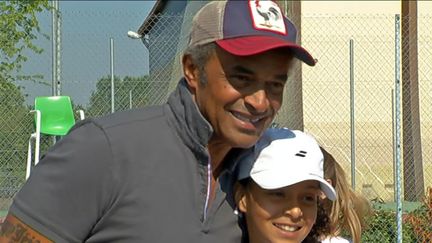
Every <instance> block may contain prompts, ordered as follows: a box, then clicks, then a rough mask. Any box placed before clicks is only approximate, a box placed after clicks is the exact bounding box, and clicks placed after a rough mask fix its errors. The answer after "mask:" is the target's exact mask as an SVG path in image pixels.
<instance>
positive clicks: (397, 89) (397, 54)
mask: <svg viewBox="0 0 432 243" xmlns="http://www.w3.org/2000/svg"><path fill="white" fill-rule="evenodd" d="M400 99H401V97H400V15H399V14H396V15H395V117H396V119H395V120H396V121H395V122H396V126H395V128H396V131H395V143H396V165H395V167H396V226H397V242H398V243H402V193H401V190H402V188H401V151H400V150H401V131H400V130H401V121H400V116H401V109H400V106H401V104H400Z"/></svg>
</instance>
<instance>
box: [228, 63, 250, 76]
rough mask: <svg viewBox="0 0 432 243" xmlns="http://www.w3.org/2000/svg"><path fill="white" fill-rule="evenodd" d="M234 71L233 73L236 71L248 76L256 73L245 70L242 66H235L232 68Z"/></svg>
mask: <svg viewBox="0 0 432 243" xmlns="http://www.w3.org/2000/svg"><path fill="white" fill-rule="evenodd" d="M232 70H233V71H236V72H239V73H246V74H251V75H253V74H255V72H254V71H252V70H250V69H248V68H245V67H243V66H241V65H236V66H234V67H233V68H232Z"/></svg>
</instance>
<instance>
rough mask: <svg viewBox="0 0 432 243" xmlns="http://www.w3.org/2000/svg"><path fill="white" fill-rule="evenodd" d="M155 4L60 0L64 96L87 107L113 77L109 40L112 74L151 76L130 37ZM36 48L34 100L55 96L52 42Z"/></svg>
mask: <svg viewBox="0 0 432 243" xmlns="http://www.w3.org/2000/svg"><path fill="white" fill-rule="evenodd" d="M154 3H155V1H60V10H61V12H62V28H61V31H62V42H61V43H62V52H61V55H62V56H61V60H62V62H61V76H62V79H61V93H62V94H66V95H70V96H72V97H73V98H74V101H75V102H76V103H79V104H83V105H85V104H87V103H88V98H89V97H90V95H91V92H93V91H94V90H95V84H96V82H97V80H98V79H99V78H101V77H103V76H106V75H109V74H110V51H109V50H110V46H109V43H110V38H113V39H114V73H115V75H118V76H120V77H124V76H126V75H129V76H142V75H145V74H147V73H148V51H147V50H146V48H145V47H144V45H143V44H142V42H141V41H140V40H132V39H130V38H128V37H127V35H126V33H127V31H128V30H134V31H136V30H138V28H139V27H140V26H141V24H142V23H143V21H144V19H145V18H146V17H147V15H148V13H149V12H150V10H151V9H152V7H153V6H154ZM399 12H400V2H399V1H302V13H303V15H306V16H307V15H313V14H396V13H399ZM418 13H419V15H420V14H431V13H432V1H419V2H418ZM38 17H39V20H40V25H41V29H42V32H43V33H45V34H48V35H51V14H50V13H49V12H47V13H43V14H40V15H38ZM36 44H37V45H39V46H41V47H42V48H43V49H44V50H45V51H44V53H43V54H42V55H34V54H32V53H28V56H29V61H28V62H27V63H26V64H25V65H24V68H23V74H42V75H43V76H44V80H43V81H44V82H45V83H48V84H49V85H43V84H34V83H29V82H25V83H19V84H20V85H22V86H24V87H25V92H26V93H28V94H29V95H28V97H27V103H28V104H31V103H33V100H34V97H35V96H40V95H51V90H52V89H51V86H50V84H51V80H52V79H51V75H52V71H51V68H52V63H51V60H52V47H51V41H50V40H47V39H45V38H42V37H41V38H40V39H39V40H37V41H36Z"/></svg>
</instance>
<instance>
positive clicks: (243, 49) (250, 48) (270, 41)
mask: <svg viewBox="0 0 432 243" xmlns="http://www.w3.org/2000/svg"><path fill="white" fill-rule="evenodd" d="M216 43H217V44H218V45H219V46H220V47H221V48H222V49H224V50H225V51H227V52H229V53H231V54H233V55H236V56H250V55H255V54H259V53H262V52H265V51H269V50H272V49H275V48H289V49H290V50H291V51H292V53H293V54H294V56H295V57H296V58H298V59H300V60H301V61H303V62H304V63H306V64H307V65H309V66H315V63H316V61H315V59H314V58H313V57H312V56H311V54H309V52H308V51H306V49H304V48H303V47H301V46H299V45H297V44H295V43H292V42H288V41H286V40H283V39H281V38H277V37H271V36H245V37H239V38H230V39H225V40H217V41H216Z"/></svg>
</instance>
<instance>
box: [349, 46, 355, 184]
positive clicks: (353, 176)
mask: <svg viewBox="0 0 432 243" xmlns="http://www.w3.org/2000/svg"><path fill="white" fill-rule="evenodd" d="M349 46H350V120H351V126H350V127H351V186H352V188H353V190H355V188H356V174H355V169H356V158H355V149H356V147H355V102H354V100H355V96H354V40H353V39H350V42H349Z"/></svg>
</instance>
